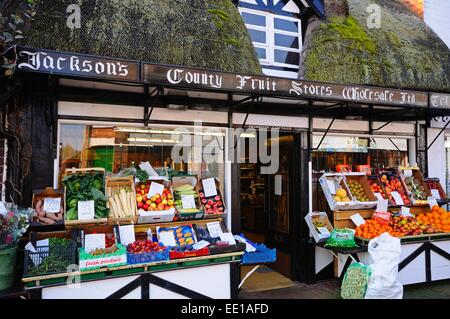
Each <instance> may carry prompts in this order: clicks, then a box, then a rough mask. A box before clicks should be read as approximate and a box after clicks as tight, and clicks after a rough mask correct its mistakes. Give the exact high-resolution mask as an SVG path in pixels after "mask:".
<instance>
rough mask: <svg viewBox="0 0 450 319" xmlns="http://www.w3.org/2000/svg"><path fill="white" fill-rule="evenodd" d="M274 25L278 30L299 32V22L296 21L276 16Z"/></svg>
mask: <svg viewBox="0 0 450 319" xmlns="http://www.w3.org/2000/svg"><path fill="white" fill-rule="evenodd" d="M274 26H275V29H277V30H283V31H291V32H298V22H296V21H290V20H283V19H278V18H275V19H274Z"/></svg>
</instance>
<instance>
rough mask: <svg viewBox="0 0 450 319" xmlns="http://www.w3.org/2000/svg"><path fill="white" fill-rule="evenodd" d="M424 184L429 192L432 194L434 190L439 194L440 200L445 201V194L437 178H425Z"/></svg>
mask: <svg viewBox="0 0 450 319" xmlns="http://www.w3.org/2000/svg"><path fill="white" fill-rule="evenodd" d="M425 184H427V186H428V188H429V189H430V192H432V190H433V189H436V190H437V191H438V192H439V197H440V199H447V194H446V192H445V190H444V188H443V187H442V184H441V182H440V180H439V178H425Z"/></svg>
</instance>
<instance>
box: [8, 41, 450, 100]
mask: <svg viewBox="0 0 450 319" xmlns="http://www.w3.org/2000/svg"><path fill="white" fill-rule="evenodd" d="M18 57H19V61H18V63H17V68H18V69H19V70H20V71H32V72H41V73H50V74H55V75H62V76H70V77H86V78H100V79H106V80H114V81H127V82H135V83H144V84H149V85H164V86H167V87H179V88H186V89H190V88H192V89H204V90H209V91H225V92H234V93H239V92H242V93H246V94H255V95H267V96H285V97H292V98H296V97H298V98H303V99H311V100H313V99H318V100H320V99H322V100H328V101H346V102H356V103H364V104H378V105H398V106H401V105H404V106H413V107H427V106H428V93H427V92H420V91H411V90H399V89H391V88H379V87H372V86H363V85H342V84H334V83H321V82H315V81H306V80H290V79H285V78H276V77H268V76H261V75H247V74H236V73H227V72H217V71H210V70H201V69H190V68H183V67H179V66H169V65H159V64H151V63H146V62H140V61H129V60H123V59H113V58H109V57H98V56H90V55H83V54H77V53H68V52H58V51H51V50H41V49H34V48H20V49H19V52H18ZM433 96H434V95H433ZM432 101H434V104H439V105H441V104H447V103H446V102H444V100H443V98H439V99H438V98H434V99H432ZM446 106H447V105H445V106H444V105H443V106H442V107H443V108H445V107H446ZM437 107H439V106H437Z"/></svg>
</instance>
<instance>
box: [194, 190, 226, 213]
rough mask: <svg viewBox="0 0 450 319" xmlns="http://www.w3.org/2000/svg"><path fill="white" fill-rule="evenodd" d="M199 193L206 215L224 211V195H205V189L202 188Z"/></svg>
mask: <svg viewBox="0 0 450 319" xmlns="http://www.w3.org/2000/svg"><path fill="white" fill-rule="evenodd" d="M198 194H199V196H200V201H201V203H202V205H203V207H204V208H205V209H204V211H205V214H206V215H217V214H223V213H224V209H225V208H224V206H223V200H222V196H220V195H216V196H211V197H205V193H204V192H203V190H200V191H199V192H198Z"/></svg>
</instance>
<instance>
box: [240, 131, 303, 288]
mask: <svg viewBox="0 0 450 319" xmlns="http://www.w3.org/2000/svg"><path fill="white" fill-rule="evenodd" d="M258 135H259V134H258ZM258 138H260V137H258ZM253 142H256V141H253ZM258 142H260V141H258ZM263 144H264V145H267V146H268V150H269V151H278V153H279V156H278V169H277V170H276V172H275V173H273V174H261V167H264V166H265V164H262V163H261V162H260V161H259V160H258V162H257V163H249V162H248V161H245V163H241V164H240V193H241V204H240V206H241V229H242V232H243V233H244V235H245V236H247V238H249V239H250V240H252V241H254V242H258V243H264V244H265V245H266V246H268V247H270V248H276V249H277V261H276V263H273V264H268V265H267V266H268V267H264V268H263V269H261V270H260V271H259V272H261V274H259V275H258V272H257V273H255V275H252V277H253V279H252V277H250V278H249V279H248V281H250V283H248V286H252V287H254V286H255V285H256V286H257V285H258V284H257V283H255V281H258V280H261V284H262V281H264V286H270V281H272V283H273V286H274V287H272V288H273V289H276V288H282V287H287V286H291V285H294V284H295V282H294V280H295V264H296V262H297V261H296V254H295V251H296V246H295V245H296V244H295V243H296V240H295V239H294V238H296V237H295V234H294V229H295V227H294V214H295V212H297V211H299V209H300V207H299V203H298V201H297V200H296V198H299V196H298V194H299V187H298V181H299V175H300V134H298V133H282V132H280V133H279V136H277V137H273V138H272V137H268V138H267V139H266V141H265V142H264V143H263ZM258 145H261V143H259V144H258ZM246 158H248V153H246ZM243 271H244V272H245V271H248V269H246V268H245V267H243ZM259 277H261V278H259ZM258 278H259V279H258ZM262 279H264V280H262ZM268 281H269V282H268ZM266 288H267V289H269V288H270V287H266Z"/></svg>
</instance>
